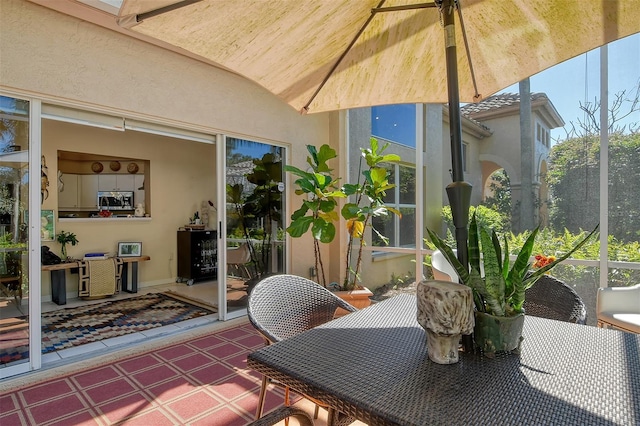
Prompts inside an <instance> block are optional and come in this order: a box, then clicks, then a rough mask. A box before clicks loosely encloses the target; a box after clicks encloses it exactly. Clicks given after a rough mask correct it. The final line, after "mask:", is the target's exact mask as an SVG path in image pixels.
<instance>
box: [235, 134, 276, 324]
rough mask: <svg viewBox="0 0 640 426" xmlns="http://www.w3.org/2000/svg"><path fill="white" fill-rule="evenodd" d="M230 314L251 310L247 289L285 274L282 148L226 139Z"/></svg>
mask: <svg viewBox="0 0 640 426" xmlns="http://www.w3.org/2000/svg"><path fill="white" fill-rule="evenodd" d="M226 149H227V152H226V161H227V168H226V182H227V187H226V197H227V198H226V217H227V223H226V229H227V235H226V237H227V248H226V250H227V251H226V259H227V277H226V279H227V309H228V311H229V312H231V311H234V310H239V309H244V308H246V306H247V296H248V292H249V289H250V287H251V286H252V285H255V284H256V283H257V282H258V281H259V280H260V279H261V278H263V277H265V276H267V275H269V274H276V273H283V272H284V265H285V246H284V222H283V217H284V201H285V193H284V182H283V176H284V175H283V159H284V158H285V155H284V154H285V151H284V148H282V147H278V146H274V145H267V144H264V143H260V142H254V141H248V140H244V139H236V138H227V145H226Z"/></svg>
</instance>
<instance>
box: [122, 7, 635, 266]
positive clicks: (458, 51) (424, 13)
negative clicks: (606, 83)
mask: <svg viewBox="0 0 640 426" xmlns="http://www.w3.org/2000/svg"><path fill="white" fill-rule="evenodd" d="M418 1H419V0H386V1H385V0H273V1H265V0H183V1H174V0H153V1H150V0H124V3H123V5H122V7H121V9H120V13H119V18H118V19H119V20H118V23H119V24H120V25H121V26H123V27H127V28H130V29H131V30H132V31H136V32H139V33H141V34H145V35H147V36H150V37H153V38H155V39H158V40H161V41H163V42H166V43H169V44H171V45H173V46H176V47H179V48H181V49H184V50H186V51H188V52H191V53H192V54H195V55H197V56H199V57H201V58H202V59H203V60H204V61H207V62H209V63H211V64H215V65H218V66H220V67H222V68H224V69H227V70H230V71H232V72H235V73H237V74H239V75H242V76H244V77H246V78H248V79H249V80H252V81H255V82H256V83H257V84H259V85H261V86H263V87H265V88H266V89H267V90H269V91H271V92H272V93H274V94H275V95H277V96H279V97H280V98H282V99H283V100H284V101H285V102H287V103H288V104H289V105H291V106H292V107H293V108H295V109H296V110H298V111H301V112H304V113H313V112H322V111H332V110H339V109H348V108H356V107H363V106H372V105H386V104H400V103H446V102H448V103H449V110H450V118H449V121H450V132H451V155H452V172H453V183H451V184H450V185H449V186H448V187H447V194H448V196H449V201H450V204H451V209H452V213H453V221H454V225H455V227H456V240H457V243H458V256H459V258H460V260H461V261H462V262H463V264H465V263H466V262H467V223H468V214H469V213H468V212H469V204H470V203H469V201H470V197H471V186H470V185H469V184H468V183H466V182H464V178H463V171H462V130H461V124H460V108H459V104H460V101H463V102H473V101H479V100H482V99H483V98H484V97H487V96H490V95H492V94H493V93H495V92H497V91H498V90H500V89H503V88H505V87H507V86H509V85H511V84H513V83H516V82H518V81H520V80H523V79H524V78H526V77H528V76H531V75H533V74H536V73H538V72H540V71H542V70H544V69H546V68H549V67H551V66H553V65H555V64H557V63H560V62H562V61H565V60H567V59H570V58H572V57H574V56H577V55H579V54H581V53H584V52H586V51H589V50H591V49H594V48H596V47H598V46H601V45H603V44H606V43H609V42H611V41H614V40H617V39H619V38H622V37H625V36H628V35H631V34H634V33H636V32H639V31H640V7H639V6H640V5H639V1H638V0H562V1H558V0H435V1H432V2H426V3H419V2H418Z"/></svg>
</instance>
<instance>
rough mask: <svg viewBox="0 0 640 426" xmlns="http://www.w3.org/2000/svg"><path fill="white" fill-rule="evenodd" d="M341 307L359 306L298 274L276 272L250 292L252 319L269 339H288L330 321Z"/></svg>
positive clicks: (354, 309) (349, 309)
mask: <svg viewBox="0 0 640 426" xmlns="http://www.w3.org/2000/svg"><path fill="white" fill-rule="evenodd" d="M337 308H342V309H345V310H347V311H349V312H355V311H357V309H356V308H354V307H353V306H351V305H350V304H349V303H347V302H345V301H344V300H342V299H341V298H339V297H338V296H336V295H335V294H334V293H332V292H330V291H329V290H327V289H326V288H324V287H322V286H321V285H320V284H318V283H316V282H313V281H311V280H309V279H307V278H304V277H299V276H295V275H286V274H283V275H273V276H270V277H267V278H265V279H263V280H261V281H260V282H259V283H258V284H256V286H255V287H254V288H253V289H252V290H251V293H249V301H248V307H247V314H248V317H249V321H250V322H251V324H253V326H254V327H255V328H256V329H257V330H258V331H259V332H260V333H261V334H262V335H263V336H265V338H266V339H267V340H268V341H269V342H272V343H273V342H278V341H280V340H284V339H287V338H289V337H292V336H295V335H296V334H299V333H302V332H303V331H306V330H309V329H311V328H313V327H317V326H319V325H321V324H324V323H326V322H329V321H331V320H332V319H333V317H334V314H335V312H336V309H337Z"/></svg>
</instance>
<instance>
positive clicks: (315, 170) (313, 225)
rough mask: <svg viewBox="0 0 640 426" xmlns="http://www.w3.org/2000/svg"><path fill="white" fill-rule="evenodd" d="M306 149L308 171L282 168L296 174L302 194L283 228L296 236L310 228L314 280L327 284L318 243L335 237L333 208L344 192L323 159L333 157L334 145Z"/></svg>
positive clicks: (288, 167)
mask: <svg viewBox="0 0 640 426" xmlns="http://www.w3.org/2000/svg"><path fill="white" fill-rule="evenodd" d="M307 151H309V156H307V163H308V164H309V166H310V171H304V170H300V169H299V168H297V167H294V166H289V165H287V166H285V171H288V172H290V173H293V174H294V175H296V176H298V179H296V181H295V182H294V184H295V185H296V186H297V188H296V190H295V193H296V194H297V195H304V196H305V199H304V200H303V201H302V206H300V208H299V209H298V210H296V211H295V212H293V214H292V215H291V225H289V227H288V228H287V233H288V234H289V235H291V236H292V237H294V238H299V237H301V236H302V235H304V234H306V233H307V232H308V231H309V229H311V234H312V236H313V254H314V258H315V270H316V271H317V275H318V281H319V283H320V284H321V285H322V286H323V287H327V277H326V274H325V270H324V262H323V261H322V252H321V250H320V243H324V244H328V243H330V242H332V241H333V239H334V238H335V236H336V227H335V224H334V223H335V222H337V221H338V219H339V216H338V212H337V211H336V208H337V207H338V201H337V199H338V198H344V197H346V195H345V194H344V192H342V191H341V190H340V188H338V186H337V185H338V180H339V179H337V178H334V177H333V176H332V175H331V173H332V172H333V169H331V168H330V167H329V166H328V164H327V161H329V160H331V159H333V158H336V157H337V154H336V151H335V149H333V148H331V147H330V146H329V145H327V144H324V145H322V146H321V147H320V149H316V147H314V146H312V145H307Z"/></svg>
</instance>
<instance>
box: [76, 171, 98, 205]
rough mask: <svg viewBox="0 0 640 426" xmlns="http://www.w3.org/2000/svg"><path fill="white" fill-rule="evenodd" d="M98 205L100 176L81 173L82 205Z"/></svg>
mask: <svg viewBox="0 0 640 426" xmlns="http://www.w3.org/2000/svg"><path fill="white" fill-rule="evenodd" d="M97 206H98V176H96V175H80V207H84V208H92V209H95V208H97Z"/></svg>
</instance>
